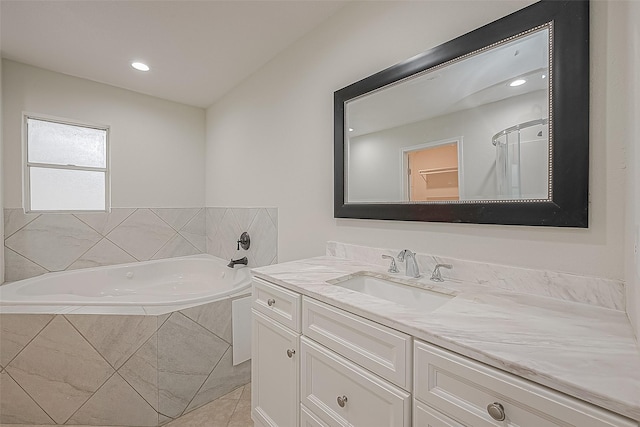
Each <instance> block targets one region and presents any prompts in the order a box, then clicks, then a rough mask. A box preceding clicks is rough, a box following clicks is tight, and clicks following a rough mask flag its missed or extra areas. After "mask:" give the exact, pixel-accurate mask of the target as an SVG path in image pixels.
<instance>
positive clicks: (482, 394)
mask: <svg viewBox="0 0 640 427" xmlns="http://www.w3.org/2000/svg"><path fill="white" fill-rule="evenodd" d="M414 350H415V352H414V397H415V398H416V399H419V400H421V401H423V402H425V403H427V404H428V405H429V406H431V407H433V408H436V409H438V410H439V411H441V412H443V413H444V414H446V415H448V416H450V417H451V418H454V419H455V420H456V421H459V422H460V423H461V424H462V425H465V426H473V427H494V426H499V427H507V426H509V427H512V426H513V427H528V426H535V427H556V426H563V427H567V426H576V427H637V423H635V422H634V421H631V420H629V419H627V418H624V417H621V416H619V415H616V414H614V413H611V412H609V411H606V410H604V409H601V408H598V407H596V406H594V405H590V404H588V403H586V402H582V401H580V400H577V399H574V398H572V397H569V396H567V395H565V394H562V393H559V392H556V391H554V390H551V389H548V388H546V387H543V386H540V385H537V384H534V383H532V382H530V381H527V380H524V379H521V378H518V377H516V376H514V375H511V374H508V373H506V372H502V371H500V370H498V369H495V368H492V367H490V366H487V365H484V364H482V363H479V362H476V361H473V360H470V359H468V358H466V357H463V356H460V355H457V354H455V353H452V352H449V351H446V350H443V349H441V348H439V347H435V346H433V345H430V344H427V343H423V342H420V341H415V346H414ZM494 403H497V404H500V405H502V407H503V408H504V413H505V415H506V420H505V421H496V420H494V419H493V418H492V417H491V416H490V415H489V413H488V411H487V406H488V405H491V404H494ZM498 412H499V410H498ZM445 425H446V424H445Z"/></svg>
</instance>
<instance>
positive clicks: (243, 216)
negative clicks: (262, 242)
mask: <svg viewBox="0 0 640 427" xmlns="http://www.w3.org/2000/svg"><path fill="white" fill-rule="evenodd" d="M259 210H260V209H259V208H231V212H233V216H235V218H236V222H237V223H238V227H240V229H241V230H242V231H248V230H249V226H250V225H251V223H252V222H253V220H254V219H255V217H256V215H257V214H258V211H259Z"/></svg>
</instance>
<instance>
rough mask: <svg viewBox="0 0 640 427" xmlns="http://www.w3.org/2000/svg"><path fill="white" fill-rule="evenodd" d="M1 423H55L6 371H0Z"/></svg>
mask: <svg viewBox="0 0 640 427" xmlns="http://www.w3.org/2000/svg"><path fill="white" fill-rule="evenodd" d="M0 423H2V424H5V423H15V424H55V423H54V422H53V420H52V419H51V418H49V416H48V415H47V414H46V412H44V411H43V410H42V408H40V407H39V406H38V405H37V404H36V402H34V401H33V399H31V397H30V396H29V395H28V394H27V393H25V391H24V390H23V389H22V388H20V386H19V385H18V384H17V383H16V382H15V381H14V380H13V378H11V377H10V376H9V374H7V373H6V372H2V373H0Z"/></svg>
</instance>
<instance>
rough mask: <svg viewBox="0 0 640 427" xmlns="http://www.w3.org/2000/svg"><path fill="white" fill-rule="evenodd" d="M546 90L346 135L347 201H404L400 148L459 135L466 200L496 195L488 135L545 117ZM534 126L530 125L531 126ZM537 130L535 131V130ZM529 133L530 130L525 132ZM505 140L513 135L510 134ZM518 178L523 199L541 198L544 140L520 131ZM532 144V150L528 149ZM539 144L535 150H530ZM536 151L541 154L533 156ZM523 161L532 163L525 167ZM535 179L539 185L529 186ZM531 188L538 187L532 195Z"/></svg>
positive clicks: (544, 173)
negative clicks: (541, 140) (532, 137)
mask: <svg viewBox="0 0 640 427" xmlns="http://www.w3.org/2000/svg"><path fill="white" fill-rule="evenodd" d="M547 110H548V107H547V92H546V91H535V92H531V93H528V94H525V95H520V96H517V97H511V98H507V99H505V100H503V101H498V102H492V103H490V104H486V105H483V106H482V107H480V108H472V109H467V110H462V111H458V112H455V113H451V114H446V115H444V116H439V117H434V118H432V119H428V120H423V121H420V122H416V123H410V124H408V125H404V126H399V127H395V128H392V129H385V130H382V131H379V132H373V133H370V134H366V135H361V136H357V137H352V138H349V152H350V154H349V180H348V185H349V188H348V192H347V193H348V198H349V201H350V202H376V201H390V202H398V201H402V200H403V191H402V179H403V175H402V164H401V156H400V152H401V149H403V148H406V147H410V146H414V145H418V144H425V143H429V142H435V141H442V140H451V139H454V138H457V137H462V146H463V156H462V159H461V161H460V160H459V162H460V163H461V165H462V169H463V170H464V176H463V180H462V181H461V182H463V185H464V192H465V197H464V198H465V199H485V200H486V199H495V198H496V197H497V195H498V191H497V188H498V187H497V179H496V171H495V164H496V148H495V147H494V146H493V145H492V144H491V138H492V137H493V135H495V134H496V133H497V132H499V131H501V130H503V129H506V128H508V127H511V126H513V125H516V124H518V123H523V122H526V121H529V120H535V119H539V118H541V117H547V116H548V113H547ZM532 129H533V128H532ZM535 129H536V132H537V130H539V129H538V128H535ZM529 133H531V132H529ZM509 138H510V139H509V140H510V141H511V140H513V138H515V134H513V135H511V136H510V137H509ZM522 141H523V143H522V145H521V147H522V159H523V166H524V167H523V168H522V173H523V176H522V182H523V184H524V183H526V184H527V185H523V189H524V188H526V189H527V190H529V194H526V195H524V194H523V196H524V198H546V197H547V194H546V189H547V187H548V180H547V176H548V168H547V165H546V163H545V162H547V163H548V158H549V156H548V155H547V153H546V147H547V144H546V142H544V143H543V142H533V143H529V142H527V139H526V137H525V135H524V132H523V139H522ZM532 148H533V149H532ZM536 148H538V151H537V152H536V151H535V149H536ZM536 153H541V154H542V155H541V156H540V155H537V156H536V155H535V154H536ZM527 163H531V165H528V164H527ZM531 182H534V183H538V184H539V185H537V186H536V185H533V186H532V185H528V184H529V183H531ZM532 189H535V190H538V191H537V192H535V194H533V192H532V191H531V190H532Z"/></svg>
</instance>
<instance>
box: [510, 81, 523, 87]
mask: <svg viewBox="0 0 640 427" xmlns="http://www.w3.org/2000/svg"><path fill="white" fill-rule="evenodd" d="M526 82H527V81H526V80H525V79H517V80H514V81H512V82H511V83H509V86H511V87H516V86H520V85H523V84H525V83H526Z"/></svg>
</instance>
